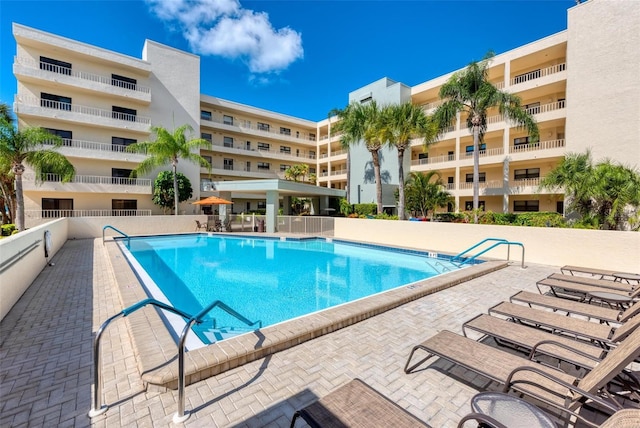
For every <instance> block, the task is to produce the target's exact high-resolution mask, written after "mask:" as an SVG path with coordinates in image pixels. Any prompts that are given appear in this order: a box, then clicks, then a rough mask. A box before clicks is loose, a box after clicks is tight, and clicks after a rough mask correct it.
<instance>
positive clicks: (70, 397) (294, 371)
mask: <svg viewBox="0 0 640 428" xmlns="http://www.w3.org/2000/svg"><path fill="white" fill-rule="evenodd" d="M52 262H54V263H55V265H54V266H50V267H47V268H45V270H43V271H42V273H41V274H40V275H39V276H38V278H37V279H36V281H35V282H34V283H33V285H32V286H31V287H30V288H29V289H28V290H27V292H26V293H25V294H24V295H23V297H22V298H21V299H20V300H19V302H18V303H17V304H16V306H15V307H14V308H13V309H12V311H11V312H10V313H9V314H8V315H7V316H6V317H5V319H4V320H3V321H2V322H1V323H0V347H1V349H0V426H3V427H5V426H6V427H22V426H62V427H65V426H79V427H83V426H96V427H103V426H108V427H117V426H138V427H144V426H154V427H156V426H173V424H172V422H171V418H172V416H173V414H174V413H175V412H176V410H177V395H178V394H177V391H167V392H158V391H153V390H149V391H147V390H146V389H145V385H144V384H143V382H142V381H141V379H140V374H139V373H138V369H137V364H136V361H135V359H134V353H133V348H132V345H131V339H130V337H129V333H128V329H127V327H126V323H125V322H123V321H122V320H119V321H116V322H115V323H114V324H113V325H112V326H110V328H109V329H108V330H107V332H106V333H105V336H104V338H103V345H102V351H103V376H104V384H105V385H104V388H105V396H104V397H105V398H104V401H105V402H106V404H108V405H109V406H110V408H109V410H107V412H106V413H105V414H103V415H101V416H98V417H96V418H94V419H89V418H88V416H87V412H88V411H89V409H90V407H91V391H92V381H93V377H92V355H91V352H92V338H93V333H94V332H95V331H96V330H97V328H98V327H99V326H100V324H101V323H102V322H103V321H104V320H105V319H106V318H108V317H109V316H111V315H113V314H115V313H117V312H118V311H120V310H121V309H122V304H121V302H120V297H119V293H118V292H117V288H116V284H115V280H114V274H113V272H112V271H111V265H110V263H109V261H108V260H107V254H106V249H105V247H103V245H102V243H101V240H100V239H96V240H93V239H86V240H71V241H68V242H67V243H66V244H65V245H64V247H63V248H62V249H61V250H60V251H59V252H58V253H57V254H56V255H55V257H54V258H53V259H52ZM558 271H559V268H558V267H554V266H543V265H529V266H528V268H527V269H524V270H523V269H521V268H520V267H519V264H518V265H515V264H514V265H513V266H510V267H508V268H505V269H502V270H500V271H497V272H493V273H491V274H488V275H485V276H483V277H480V278H477V279H474V280H472V281H469V282H466V283H464V284H461V285H458V286H455V287H453V288H450V289H447V290H443V291H440V292H438V293H435V294H433V295H430V296H427V297H423V298H421V299H419V300H416V301H413V302H410V303H407V304H405V305H403V306H401V307H398V308H396V309H392V310H390V311H388V312H385V313H383V314H381V315H378V316H376V317H373V318H371V319H368V320H365V321H362V322H360V323H358V324H355V325H352V326H349V327H346V328H344V329H341V330H338V331H336V332H334V333H331V334H329V335H326V336H322V337H319V338H316V339H313V340H311V341H309V342H305V343H303V344H301V345H299V346H296V347H294V348H291V349H288V350H285V351H282V352H279V353H276V354H274V355H271V356H268V357H266V358H263V359H260V360H257V361H254V362H251V363H248V364H246V365H243V366H241V367H237V368H235V369H232V370H230V371H227V372H224V373H222V374H219V375H217V376H215V377H212V378H209V379H207V380H204V381H201V382H197V383H194V384H192V385H190V386H188V387H187V388H186V399H187V402H186V408H187V410H188V411H190V412H191V413H192V414H191V417H190V419H189V420H188V421H187V422H186V423H185V424H184V425H185V426H189V427H198V426H207V427H230V426H234V427H235V426H239V427H264V426H268V427H287V426H288V425H289V422H290V419H291V416H292V415H293V413H294V411H295V409H297V408H300V407H303V406H305V405H307V404H309V403H310V402H312V401H313V400H315V399H316V398H317V397H321V396H323V395H325V394H327V393H328V392H330V391H331V390H333V389H334V388H336V387H338V386H340V385H343V384H345V383H347V382H348V381H349V380H351V379H353V378H354V377H359V378H361V379H363V380H364V381H365V382H367V383H369V384H370V385H371V386H373V387H374V388H376V389H377V390H379V391H380V392H382V393H383V394H385V395H386V396H388V397H389V398H390V399H391V400H393V401H395V402H397V403H398V404H399V405H400V406H402V407H403V408H405V409H407V410H408V411H409V412H411V413H413V414H414V415H416V416H417V417H418V418H420V419H422V420H424V421H426V422H428V423H429V424H430V425H432V426H434V427H445V428H446V427H455V426H456V425H457V423H458V420H459V419H460V418H461V417H462V416H464V415H466V414H467V413H469V400H470V398H471V397H472V396H473V395H474V394H476V393H477V392H478V391H479V390H484V389H497V388H498V386H497V385H495V384H492V383H491V382H489V381H488V380H486V379H484V378H481V377H479V376H474V375H473V374H470V373H469V372H466V371H465V370H463V369H461V368H459V367H456V366H454V365H452V364H449V363H446V362H443V361H437V362H435V363H431V365H430V367H429V368H428V369H426V370H422V371H419V372H417V373H413V374H409V375H406V374H404V372H403V366H404V363H405V362H406V358H407V357H408V355H409V352H410V350H411V348H412V347H413V346H414V345H415V344H416V343H418V342H419V341H421V340H423V339H425V338H426V337H428V336H430V335H433V334H435V333H436V332H438V331H440V330H443V329H448V330H452V331H455V332H460V331H461V325H462V323H463V322H464V321H466V320H468V319H470V318H472V317H473V316H475V315H477V314H478V313H480V312H486V310H487V308H489V307H491V306H493V305H495V304H497V303H499V302H500V301H503V300H505V299H507V298H508V297H509V296H511V295H512V294H515V293H516V292H517V291H520V290H535V282H536V280H539V279H540V278H543V277H545V276H547V275H549V274H551V273H553V272H558ZM145 310H146V309H145ZM448 374H453V375H454V376H449V375H448Z"/></svg>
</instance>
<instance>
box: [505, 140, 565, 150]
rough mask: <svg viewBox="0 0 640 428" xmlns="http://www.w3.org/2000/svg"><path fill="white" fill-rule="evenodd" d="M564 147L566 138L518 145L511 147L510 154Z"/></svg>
mask: <svg viewBox="0 0 640 428" xmlns="http://www.w3.org/2000/svg"><path fill="white" fill-rule="evenodd" d="M562 147H564V138H561V139H558V140H549V141H539V142H537V143H533V144H518V145H517V146H511V147H509V153H521V152H530V151H534V150H548V149H558V148H562Z"/></svg>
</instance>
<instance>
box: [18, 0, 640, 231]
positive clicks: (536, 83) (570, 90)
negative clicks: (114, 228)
mask: <svg viewBox="0 0 640 428" xmlns="http://www.w3.org/2000/svg"><path fill="white" fill-rule="evenodd" d="M567 13H568V26H567V30H565V31H562V32H560V33H557V34H553V35H550V36H548V37H545V38H543V39H541V40H538V41H535V42H533V43H530V44H527V45H524V46H521V47H518V48H516V49H513V50H511V51H508V52H505V53H501V54H499V55H496V56H495V57H494V59H493V61H492V62H491V66H490V73H489V75H490V79H491V81H492V82H494V83H495V85H496V86H497V87H498V88H501V89H503V90H506V91H509V92H512V93H516V94H518V95H519V96H520V97H521V99H522V104H523V105H525V106H526V108H527V110H528V111H529V112H530V113H532V114H533V115H534V117H535V119H536V120H537V122H538V126H539V129H540V142H539V143H536V144H530V143H529V140H528V135H526V133H525V132H524V131H523V130H521V129H518V128H516V127H513V126H511V124H509V123H508V122H505V121H504V119H503V118H502V117H501V116H500V115H499V114H498V112H497V111H496V112H493V114H490V115H489V118H488V122H489V127H488V129H487V132H486V135H485V139H484V145H483V146H482V147H481V151H480V180H481V188H480V201H481V204H483V205H484V206H485V208H486V209H488V210H492V211H496V212H503V211H504V212H513V211H560V212H562V211H563V195H562V194H561V193H553V192H539V191H538V183H539V180H540V178H541V177H544V176H545V174H546V173H548V171H550V170H551V169H552V168H553V167H554V166H555V165H557V163H558V162H559V161H560V160H561V159H562V158H563V156H564V155H565V153H567V152H583V151H584V150H586V149H590V150H591V152H592V155H593V158H594V159H595V160H601V159H603V158H609V159H612V160H614V161H618V162H621V163H623V164H625V165H629V166H633V167H637V166H638V165H640V139H639V138H638V136H639V135H640V74H638V70H640V49H638V46H640V33H639V32H638V31H636V30H637V29H638V28H640V3H636V2H616V1H605V0H590V1H587V2H584V3H581V4H578V5H576V6H574V7H572V8H571V9H569V10H568V12H567ZM13 33H14V36H15V39H16V57H15V62H14V74H15V76H16V78H17V81H18V87H17V94H16V98H15V103H14V111H15V112H16V114H17V116H18V120H19V125H20V126H21V127H24V126H42V127H45V128H48V129H49V130H50V131H51V132H54V133H56V134H58V135H60V136H61V137H62V138H64V141H65V145H64V147H63V148H62V152H63V153H64V154H65V155H66V156H67V157H68V158H69V159H70V160H71V162H72V163H73V164H74V166H75V167H76V170H77V176H76V178H75V180H74V182H72V183H66V184H61V183H59V182H58V181H56V180H57V178H56V177H55V176H48V177H46V180H45V181H44V182H43V183H36V180H35V175H34V174H33V172H32V171H31V172H28V173H27V174H26V175H25V180H24V188H25V205H26V207H25V208H26V210H27V217H28V218H37V217H38V216H41V215H47V216H57V215H60V212H61V211H60V210H73V211H74V215H101V213H105V214H110V213H112V211H113V210H124V211H121V213H122V214H123V215H132V214H148V213H160V212H161V210H160V209H159V208H158V207H156V206H154V205H153V204H152V202H151V194H152V182H153V178H154V177H155V176H156V174H157V171H155V172H154V173H152V174H149V176H146V177H139V178H135V179H133V178H130V175H129V174H130V172H131V170H132V169H134V168H135V166H136V165H137V164H138V163H139V162H140V161H141V160H142V159H143V157H142V155H139V154H132V153H128V152H127V151H125V150H124V148H125V147H126V146H127V145H128V144H130V143H132V142H134V141H144V140H148V139H150V138H152V134H151V132H150V126H152V125H155V126H163V127H165V128H167V129H173V127H174V126H175V125H176V124H180V125H181V124H189V125H190V126H191V127H192V128H193V129H194V136H201V137H202V138H205V139H207V140H210V141H211V142H212V149H211V150H202V151H201V155H202V156H204V157H205V158H206V159H208V160H209V161H210V162H211V165H212V170H211V171H208V170H207V169H204V168H200V167H199V166H197V165H194V164H190V163H188V162H186V161H182V162H180V164H179V170H180V171H181V172H183V173H184V174H186V175H187V176H188V177H189V179H190V180H191V182H192V185H193V187H194V196H193V199H192V200H191V202H192V201H194V200H197V199H199V198H201V197H207V196H211V195H214V194H217V191H216V190H215V187H216V186H215V183H216V182H221V181H230V180H249V179H250V180H256V179H274V178H284V171H285V170H286V169H287V168H288V167H290V166H292V165H296V164H303V163H304V164H307V165H308V166H309V174H315V176H316V178H317V185H318V186H324V187H329V188H334V189H345V188H346V187H347V183H348V182H349V183H350V187H351V189H350V190H351V191H350V202H351V203H358V202H362V203H364V202H373V201H374V195H375V193H374V184H373V183H371V182H370V180H369V179H368V177H367V171H366V163H367V161H368V160H369V158H368V157H369V154H368V152H367V151H366V150H365V149H364V148H362V147H353V148H351V152H350V156H349V162H350V163H351V168H347V159H348V157H347V151H346V150H345V149H343V148H342V147H341V145H340V136H339V135H335V134H332V133H331V126H332V124H334V123H335V118H332V119H324V120H321V121H319V122H313V121H308V120H304V119H299V118H296V117H292V116H287V115H283V114H279V113H275V112H271V111H268V110H264V109H261V108H259V107H254V106H248V105H243V104H239V103H235V102H233V101H230V100H223V99H219V98H216V97H215V96H212V95H204V94H201V93H200V79H201V77H202V78H204V76H201V75H200V59H199V57H198V56H195V55H192V54H189V53H186V52H182V51H179V50H176V49H173V48H171V47H168V46H164V45H161V44H158V43H155V42H152V41H149V40H147V41H146V42H145V45H144V49H143V52H142V56H141V59H137V58H132V57H129V56H125V55H121V54H118V53H116V52H111V51H108V50H105V49H102V48H100V47H96V46H90V45H86V44H84V43H81V42H78V41H74V40H69V39H66V38H63V37H59V36H56V35H53V34H49V33H45V32H42V31H39V30H36V29H32V28H28V27H25V26H22V25H19V24H14V27H13ZM461 66H463V64H461ZM453 72H454V71H452V73H450V74H447V75H444V76H440V77H438V78H435V79H432V80H429V81H426V82H424V83H421V84H418V85H416V86H413V87H409V86H407V85H405V84H403V83H401V82H395V81H393V80H390V79H388V78H383V79H381V80H379V81H376V82H373V83H371V84H369V85H367V86H365V87H363V88H359V89H356V90H354V91H353V92H351V93H350V94H345V105H346V104H347V102H352V101H356V102H358V101H359V102H362V101H366V100H368V99H376V100H377V101H379V102H381V103H390V102H404V101H408V100H411V101H412V102H413V103H416V104H419V105H421V106H423V107H424V109H425V110H426V111H427V112H432V111H433V110H434V109H435V107H437V106H438V105H439V103H440V100H439V97H438V91H439V88H440V87H441V85H442V84H443V83H445V82H446V81H447V79H448V78H449V77H450V76H451V74H453ZM347 95H348V97H347ZM465 123H466V122H465V117H459V118H458V121H457V123H456V125H455V126H453V127H452V128H451V129H450V130H449V131H448V132H447V133H446V134H445V135H444V136H443V137H442V138H441V139H440V141H439V142H437V143H436V144H434V145H433V146H432V147H431V148H430V149H429V150H428V152H426V153H425V152H424V150H423V147H422V144H421V142H420V141H415V142H414V143H413V144H412V147H411V152H410V153H407V156H405V162H406V165H405V172H407V173H408V172H409V171H432V170H437V171H439V172H440V174H441V176H442V178H443V180H444V182H445V183H446V185H447V188H448V190H449V191H450V192H451V193H452V194H453V195H454V197H455V204H452V205H451V206H450V207H449V209H450V210H454V211H455V210H465V209H468V208H469V206H470V204H471V200H472V183H471V175H472V168H473V160H472V157H473V156H471V154H472V150H473V146H472V138H471V135H470V133H469V131H468V129H467V128H466V125H465ZM383 159H384V161H383V165H382V169H383V172H384V171H386V172H387V174H386V175H385V177H387V179H386V181H385V183H384V184H385V185H386V186H385V187H384V190H385V191H384V201H383V204H384V205H385V206H386V207H389V208H393V207H394V206H395V201H394V200H393V189H394V188H395V186H396V185H397V183H398V177H397V170H398V168H397V157H396V156H395V155H394V154H393V153H389V154H388V155H386V156H384V157H383ZM167 169H168V168H167ZM347 171H349V175H350V176H349V177H347ZM231 197H232V198H233V201H234V205H233V208H232V209H233V211H234V212H237V213H239V212H247V211H252V210H256V209H263V208H265V206H266V201H265V197H264V195H261V194H258V193H256V194H250V193H242V194H233V193H232V194H231ZM49 210H51V211H49ZM180 210H181V212H183V213H187V214H192V213H196V212H200V211H199V210H200V208H197V207H196V206H194V205H191V204H189V203H183V204H182V205H181V207H180ZM67 215H70V214H69V213H67Z"/></svg>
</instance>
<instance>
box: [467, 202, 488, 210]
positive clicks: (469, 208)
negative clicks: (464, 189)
mask: <svg viewBox="0 0 640 428" xmlns="http://www.w3.org/2000/svg"><path fill="white" fill-rule="evenodd" d="M484 206H485V205H484V201H478V208H480V211H484ZM472 209H473V201H465V203H464V210H465V211H471V210H472Z"/></svg>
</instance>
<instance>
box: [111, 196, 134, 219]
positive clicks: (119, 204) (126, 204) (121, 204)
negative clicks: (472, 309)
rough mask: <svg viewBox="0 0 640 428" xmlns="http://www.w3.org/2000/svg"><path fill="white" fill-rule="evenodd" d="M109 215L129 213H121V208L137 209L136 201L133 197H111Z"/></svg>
mask: <svg viewBox="0 0 640 428" xmlns="http://www.w3.org/2000/svg"><path fill="white" fill-rule="evenodd" d="M111 209H112V210H113V212H112V213H111V215H114V216H116V215H123V216H126V215H131V213H123V212H122V211H121V210H137V209H138V201H137V200H135V199H111Z"/></svg>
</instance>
